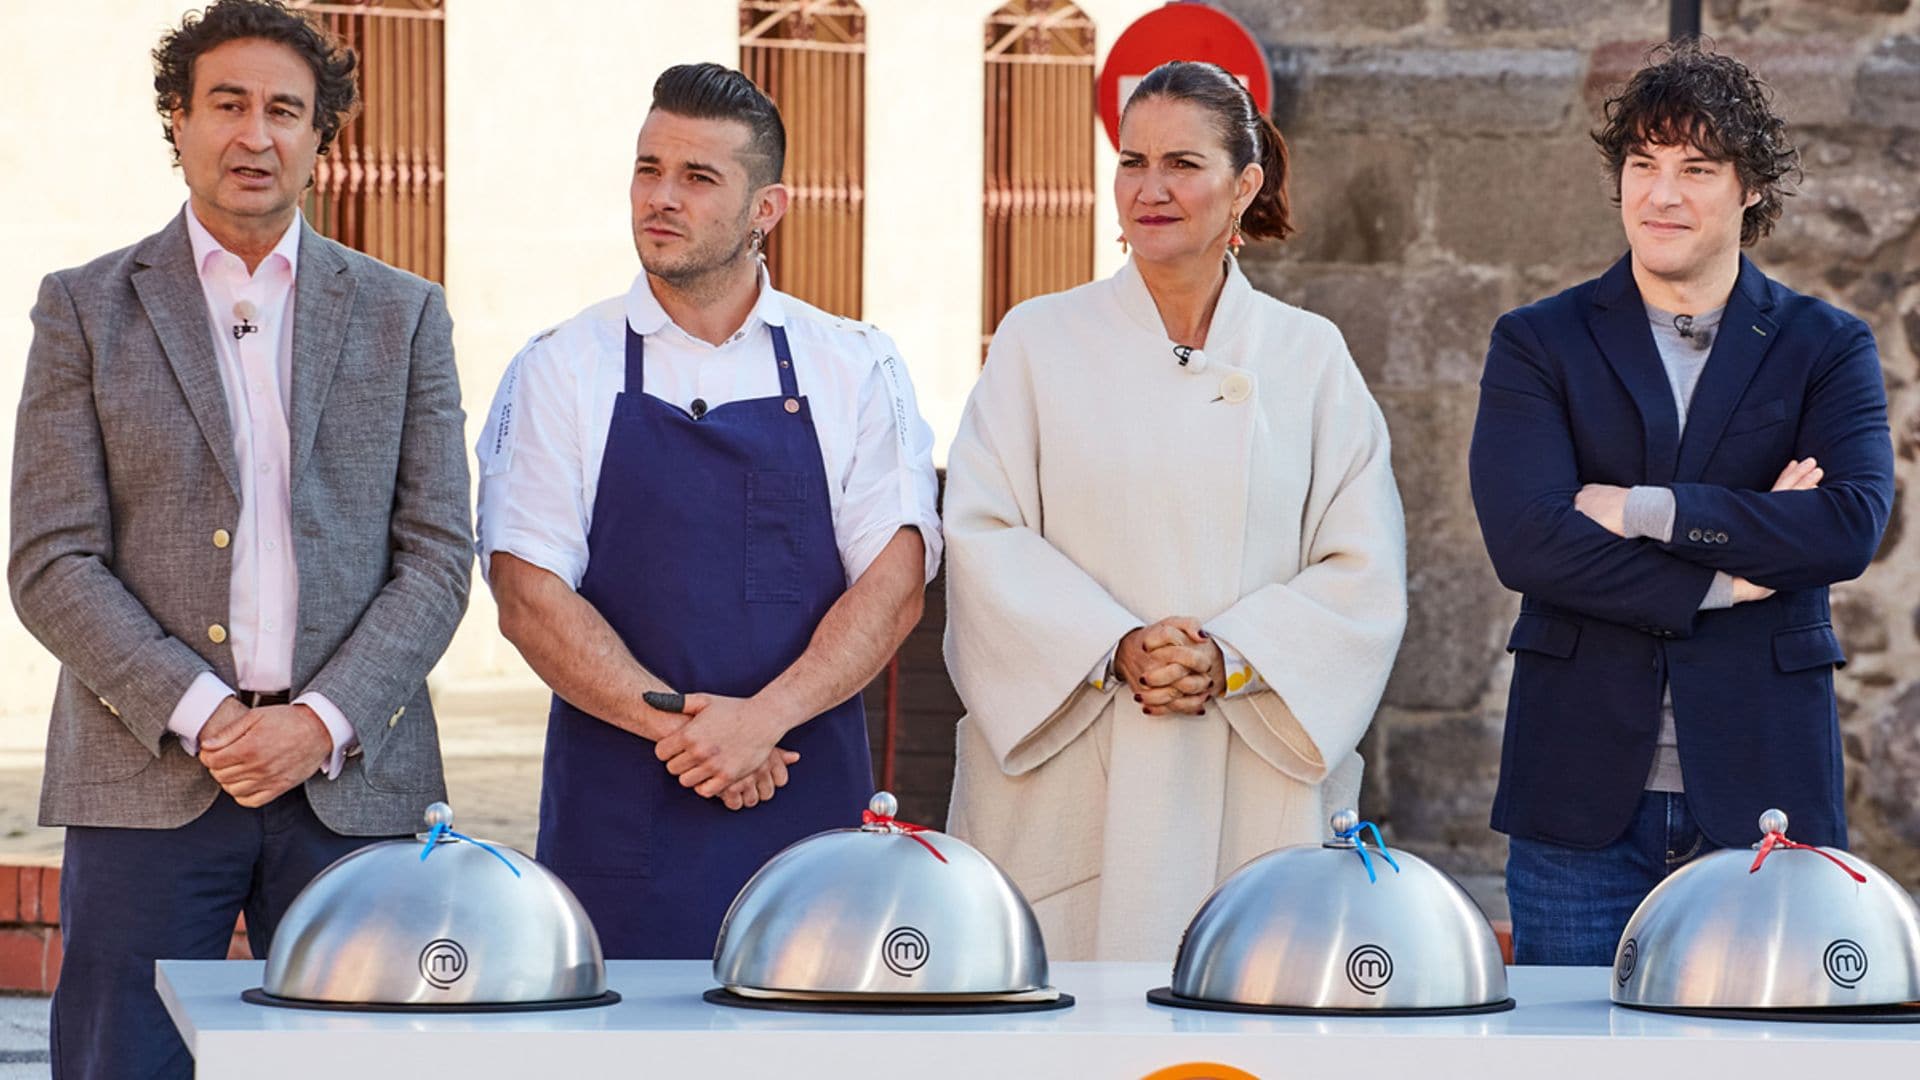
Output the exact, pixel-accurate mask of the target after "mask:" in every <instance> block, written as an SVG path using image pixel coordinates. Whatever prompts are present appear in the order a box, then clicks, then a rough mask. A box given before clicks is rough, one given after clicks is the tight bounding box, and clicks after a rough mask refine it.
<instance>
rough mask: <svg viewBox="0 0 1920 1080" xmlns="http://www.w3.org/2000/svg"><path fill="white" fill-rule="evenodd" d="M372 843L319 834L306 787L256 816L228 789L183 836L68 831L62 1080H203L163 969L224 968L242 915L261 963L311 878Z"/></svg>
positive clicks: (58, 1051)
mask: <svg viewBox="0 0 1920 1080" xmlns="http://www.w3.org/2000/svg"><path fill="white" fill-rule="evenodd" d="M372 842H373V839H372V838H368V837H358V836H340V835H338V834H336V833H335V832H333V831H332V830H331V829H328V828H327V827H326V826H325V825H323V824H321V823H320V819H319V818H317V817H315V816H314V814H313V808H312V807H310V806H309V805H307V796H306V792H305V790H304V789H303V788H294V789H293V790H292V791H289V792H287V793H286V794H285V795H282V796H280V797H279V798H278V799H275V800H274V801H273V802H271V803H269V804H267V805H266V806H263V807H259V808H257V809H248V808H246V807H243V806H241V805H240V804H238V803H236V802H234V801H233V799H232V798H230V797H229V796H228V795H227V794H226V793H225V792H221V793H220V797H219V798H218V799H216V800H215V801H214V804H213V805H212V806H210V807H208V808H207V811H206V813H204V814H201V815H200V816H199V817H198V818H196V819H194V820H193V821H191V822H189V823H188V824H186V825H182V826H180V827H179V828H177V829H106V828H83V827H79V826H74V827H69V828H68V829H67V841H66V856H65V862H64V864H63V867H62V869H61V872H60V923H61V936H62V938H63V945H64V949H65V956H64V959H63V960H62V962H61V967H60V983H59V985H58V986H56V987H55V988H54V992H53V1017H52V1025H51V1032H50V1039H51V1042H52V1048H51V1058H52V1064H53V1075H54V1077H56V1078H57V1080H144V1078H147V1077H169V1078H171V1077H179V1078H182V1080H186V1078H190V1077H192V1076H193V1058H192V1056H191V1055H189V1054H188V1053H187V1047H186V1044H185V1043H183V1042H181V1041H180V1035H179V1033H178V1032H177V1031H176V1030H175V1028H174V1026H173V1021H172V1020H171V1019H169V1018H168V1016H167V1011H166V1008H165V1006H163V1005H162V1004H161V1003H160V995H159V993H158V992H156V991H155V990H154V961H156V960H220V959H225V958H226V955H227V942H228V940H229V939H230V938H231V937H232V934H233V922H234V917H235V916H236V915H238V914H240V913H241V912H242V911H244V912H246V915H247V940H248V943H249V944H250V945H251V946H252V947H253V953H254V956H255V957H256V958H264V957H265V956H266V955H267V949H268V947H269V946H270V945H271V943H272V941H273V932H274V929H275V927H276V926H278V925H279V922H280V917H281V915H283V914H285V913H286V910H287V906H288V905H289V904H291V903H293V898H294V897H295V896H297V895H299V893H300V890H301V889H302V888H304V887H305V886H306V884H307V882H309V881H311V880H313V877H314V875H315V874H318V873H319V872H320V871H321V870H323V869H325V868H326V867H327V865H328V864H329V863H331V862H333V861H334V860H335V859H338V858H339V857H341V856H342V855H346V854H348V853H349V852H352V851H354V850H357V849H358V848H361V847H363V846H365V845H367V844H369V843H372Z"/></svg>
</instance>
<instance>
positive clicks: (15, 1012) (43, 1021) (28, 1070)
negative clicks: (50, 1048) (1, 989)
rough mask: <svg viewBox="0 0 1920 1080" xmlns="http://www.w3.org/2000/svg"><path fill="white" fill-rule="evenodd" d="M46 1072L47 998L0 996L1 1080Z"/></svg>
mask: <svg viewBox="0 0 1920 1080" xmlns="http://www.w3.org/2000/svg"><path fill="white" fill-rule="evenodd" d="M48 1075H49V1073H48V1071H47V999H46V998H43V997H6V996H0V1080H29V1078H31V1080H42V1078H44V1077H46V1076H48Z"/></svg>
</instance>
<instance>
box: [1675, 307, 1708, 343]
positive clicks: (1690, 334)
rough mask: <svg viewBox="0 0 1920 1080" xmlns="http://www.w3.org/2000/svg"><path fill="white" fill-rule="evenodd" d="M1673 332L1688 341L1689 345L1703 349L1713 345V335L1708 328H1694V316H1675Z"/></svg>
mask: <svg viewBox="0 0 1920 1080" xmlns="http://www.w3.org/2000/svg"><path fill="white" fill-rule="evenodd" d="M1673 330H1674V333H1677V334H1679V335H1680V336H1681V337H1683V338H1685V339H1687V342H1688V343H1689V344H1691V345H1695V346H1697V347H1699V348H1702V349H1704V348H1706V347H1707V346H1708V345H1710V344H1712V343H1713V335H1712V333H1711V332H1710V331H1708V330H1707V328H1706V327H1704V326H1703V327H1700V328H1699V329H1695V328H1694V325H1693V316H1691V315H1675V316H1674V317H1673Z"/></svg>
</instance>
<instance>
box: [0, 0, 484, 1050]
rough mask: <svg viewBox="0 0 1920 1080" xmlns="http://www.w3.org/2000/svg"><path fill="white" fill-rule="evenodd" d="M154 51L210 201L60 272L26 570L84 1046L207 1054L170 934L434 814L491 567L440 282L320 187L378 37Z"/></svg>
mask: <svg viewBox="0 0 1920 1080" xmlns="http://www.w3.org/2000/svg"><path fill="white" fill-rule="evenodd" d="M154 55H155V65H156V78H155V88H156V90H157V91H158V106H159V111H160V114H161V116H162V118H163V119H164V120H165V121H166V125H167V132H166V133H167V137H168V140H169V141H170V142H171V143H172V144H173V146H174V149H175V155H176V161H177V163H178V164H179V166H180V167H181V170H182V173H183V174H184V177H185V179H186V182H187V188H188V192H189V198H188V201H187V205H186V207H184V208H183V210H182V212H181V214H180V215H179V216H177V217H176V218H175V219H174V220H173V221H172V222H171V223H170V224H168V225H167V226H166V227H165V228H164V229H162V230H161V231H160V232H158V233H156V234H154V235H153V236H150V237H148V238H147V239H145V240H142V241H140V242H139V243H137V244H135V245H133V246H132V247H130V248H126V249H124V250H121V251H117V252H114V253H112V254H110V255H106V256H103V257H101V258H99V259H97V260H95V261H93V262H91V263H89V264H87V265H86V266H83V267H80V268H77V269H73V270H65V271H61V272H59V273H55V274H52V275H49V276H48V277H47V278H46V279H45V281H44V282H43V283H42V285H41V289H40V297H39V301H38V303H37V304H36V305H35V306H34V309H33V326H34V337H33V344H32V349H31V352H30V353H29V355H28V361H27V375H26V384H25V389H24V392H23V394H22V397H21V402H20V411H19V422H18V427H17V435H16V439H15V445H14V463H13V486H12V530H13V535H12V544H11V557H10V560H9V563H8V568H7V570H8V573H7V578H8V584H9V585H10V587H11V591H12V596H13V602H14V605H15V607H16V608H17V610H18V611H19V614H20V618H21V621H22V622H23V623H24V624H25V625H26V626H27V628H28V629H29V630H31V631H32V632H33V634H34V635H35V636H36V637H38V638H39V639H40V641H41V642H42V643H44V644H45V645H46V647H47V648H48V649H49V650H51V651H52V653H53V654H54V655H55V656H56V657H57V658H58V659H59V660H60V664H61V668H60V676H59V685H58V689H57V690H56V693H55V698H54V705H53V716H52V724H51V728H50V731H49V735H48V744H47V768H46V777H45V783H44V787H43V789H42V794H41V808H40V820H41V822H42V824H46V825H64V826H67V837H66V854H65V863H64V872H63V876H62V881H61V897H60V906H61V914H62V918H63V929H64V944H65V959H64V966H63V971H62V974H61V979H60V983H59V986H58V988H57V990H56V992H55V995H54V1002H53V1030H52V1060H53V1066H54V1072H55V1074H56V1075H57V1076H63V1077H64V1076H89V1077H91V1076H100V1077H126V1076H142V1077H145V1076H188V1075H190V1074H191V1072H192V1061H191V1059H190V1057H189V1056H188V1054H187V1052H186V1048H185V1046H184V1045H183V1044H182V1043H181V1041H180V1039H179V1038H178V1036H177V1035H175V1034H174V1031H173V1028H172V1025H171V1024H170V1023H169V1022H168V1020H167V1017H166V1015H165V1012H164V1009H163V1008H162V1006H161V1004H160V1002H159V999H158V997H157V995H156V994H155V992H154V990H153V962H154V960H156V959H162V958H199V957H220V956H224V955H225V949H226V942H227V938H228V936H229V935H230V933H231V931H232V928H233V924H234V917H235V915H236V914H237V913H240V912H242V911H244V912H245V914H246V916H247V925H248V931H249V936H250V939H251V941H252V943H253V948H254V949H255V951H256V953H257V954H260V955H264V953H265V949H266V947H267V946H268V944H269V943H270V942H271V940H272V937H273V931H274V927H275V924H276V923H277V921H278V919H279V917H280V916H281V914H282V913H283V912H284V911H285V910H286V907H287V905H288V903H289V902H291V900H292V899H293V897H294V895H295V894H296V893H298V892H299V890H300V889H301V888H302V887H303V886H304V885H305V884H306V883H307V882H308V881H309V880H310V879H311V878H312V877H313V875H314V874H315V873H317V872H318V871H319V870H321V869H322V868H323V867H325V866H326V865H327V864H328V863H329V862H331V861H332V860H334V859H336V858H338V857H339V856H341V855H344V854H346V853H347V852H349V851H351V850H353V849H355V848H357V847H359V846H361V845H363V844H365V843H367V842H369V838H374V837H384V836H394V835H399V834H404V833H410V832H413V831H415V830H416V829H418V828H419V826H420V822H421V814H422V811H423V809H424V808H425V806H426V805H427V804H428V803H429V802H431V801H433V800H434V799H438V798H442V797H443V795H444V786H443V781H442V777H441V771H440V755H439V746H438V739H437V735H436V732H435V727H434V720H433V711H432V706H431V703H430V702H429V700H428V697H427V690H426V684H425V679H426V675H427V672H428V670H429V669H430V668H431V667H432V666H433V664H434V663H435V661H436V660H438V659H439V657H440V655H441V653H442V652H443V651H444V650H445V648H446V645H447V642H448V640H449V639H450V638H451V636H452V634H453V631H454V628H455V627H456V626H457V625H458V623H459V621H460V617H461V614H462V613H463V612H464V610H465V607H466V600H467V587H468V580H469V573H470V559H471V550H472V549H471V532H470V518H469V514H468V502H467V490H468V489H467V470H466V459H465V455H464V452H463V449H462V444H461V442H462V414H461V410H460V402H459V387H458V384H457V381H456V376H455V370H454V363H453V354H452V343H451V338H450V333H451V323H450V322H449V320H448V317H447V312H446V306H445V302H444V299H443V297H442V294H441V290H440V289H439V288H438V287H437V286H435V285H432V284H430V283H428V282H425V281H422V280H420V279H418V278H415V277H412V276H411V275H408V274H405V273H402V272H400V271H398V270H395V269H392V268H390V267H388V266H385V265H383V264H381V263H379V262H377V261H375V260H373V259H370V258H367V257H365V256H363V255H360V254H358V253H356V252H353V251H351V250H348V249H347V248H344V247H342V246H340V245H338V244H336V243H334V242H332V241H330V240H327V239H325V238H323V237H321V236H319V235H318V234H316V233H314V232H313V231H312V230H311V229H310V228H308V227H307V226H306V224H305V222H304V220H303V219H302V217H301V215H300V213H299V201H300V199H301V197H302V194H303V193H304V191H305V189H306V188H307V187H308V185H309V183H310V178H311V176H312V174H313V167H314V161H315V158H316V156H317V154H319V153H321V152H324V151H325V150H326V148H327V147H328V145H329V144H330V142H331V141H332V139H333V137H334V135H335V134H336V133H337V132H338V131H339V127H340V125H341V123H342V122H344V121H345V120H346V119H347V118H348V117H349V116H350V115H351V113H352V109H353V107H354V105H355V103H356V92H355V89H354V84H353V70H354V64H355V59H354V56H353V53H352V52H351V51H350V50H348V49H345V48H344V47H342V46H341V45H339V43H338V42H336V41H334V40H333V39H331V38H329V37H328V36H326V35H325V33H324V32H323V31H320V30H318V29H317V28H316V27H314V26H313V25H311V24H310V23H308V22H307V21H306V20H305V19H304V18H303V17H301V16H299V15H297V14H294V13H291V12H288V11H287V10H285V9H284V8H283V7H282V6H281V5H280V4H279V3H277V2H274V0H220V2H219V3H216V4H214V5H213V6H212V7H210V8H208V9H207V10H206V12H205V13H204V14H203V15H199V16H198V17H197V18H196V17H195V16H194V15H189V16H188V18H187V19H186V20H185V21H184V22H183V24H182V25H181V26H180V27H179V28H178V29H176V30H174V31H172V32H171V33H169V34H168V35H167V36H166V38H165V39H163V41H162V42H161V46H160V48H159V49H158V50H156V52H155V54H154Z"/></svg>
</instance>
